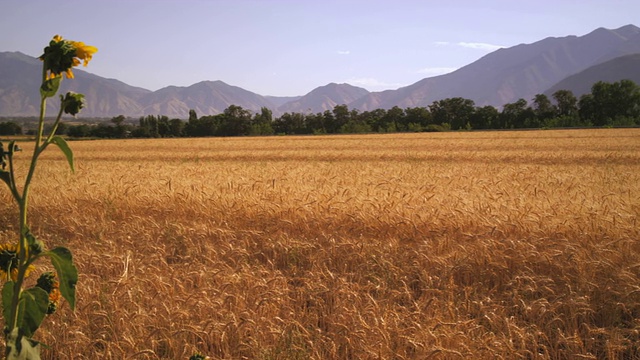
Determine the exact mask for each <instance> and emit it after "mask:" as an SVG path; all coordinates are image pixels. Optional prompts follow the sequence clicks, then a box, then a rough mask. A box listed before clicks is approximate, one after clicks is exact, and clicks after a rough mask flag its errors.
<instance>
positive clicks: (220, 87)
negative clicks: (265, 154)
mask: <svg viewBox="0 0 640 360" xmlns="http://www.w3.org/2000/svg"><path fill="white" fill-rule="evenodd" d="M141 103H142V104H143V105H144V112H145V113H147V114H163V115H167V116H170V117H179V118H186V117H188V116H189V110H190V109H193V110H195V111H196V113H197V114H198V116H202V115H215V114H219V113H221V112H223V111H224V110H225V109H226V108H228V107H229V106H230V105H237V106H241V107H242V108H243V109H245V110H251V111H252V112H259V111H260V109H261V108H262V107H267V108H270V109H273V108H275V106H274V104H273V103H272V102H270V101H269V100H268V99H267V98H265V97H264V96H261V95H258V94H255V93H252V92H250V91H247V90H244V89H242V88H239V87H237V86H231V85H229V84H226V83H224V82H222V81H202V82H199V83H197V84H193V85H191V86H188V87H177V86H169V87H166V88H162V89H160V90H158V91H155V92H153V93H150V94H147V95H146V96H145V97H144V98H143V99H142V100H141Z"/></svg>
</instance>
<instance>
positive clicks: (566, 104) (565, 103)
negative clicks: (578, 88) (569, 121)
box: [551, 90, 578, 116]
mask: <svg viewBox="0 0 640 360" xmlns="http://www.w3.org/2000/svg"><path fill="white" fill-rule="evenodd" d="M551 97H553V99H554V100H555V101H556V107H557V111H558V116H577V115H578V99H577V98H576V97H575V95H573V92H572V91H571V90H558V91H556V92H554V93H553V94H552V95H551Z"/></svg>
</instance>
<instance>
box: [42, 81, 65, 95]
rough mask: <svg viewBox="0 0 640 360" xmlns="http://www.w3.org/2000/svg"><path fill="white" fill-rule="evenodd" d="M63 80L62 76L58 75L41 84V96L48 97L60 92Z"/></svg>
mask: <svg viewBox="0 0 640 360" xmlns="http://www.w3.org/2000/svg"><path fill="white" fill-rule="evenodd" d="M61 80H62V76H56V77H54V78H53V79H49V80H46V81H45V82H43V83H42V85H41V86H40V96H42V97H45V98H48V97H52V96H53V95H55V94H56V93H57V92H58V88H59V87H60V81H61Z"/></svg>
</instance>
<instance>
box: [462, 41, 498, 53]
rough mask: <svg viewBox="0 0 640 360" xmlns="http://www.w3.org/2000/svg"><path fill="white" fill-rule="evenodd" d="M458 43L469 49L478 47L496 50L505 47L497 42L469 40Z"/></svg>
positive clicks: (479, 48)
mask: <svg viewBox="0 0 640 360" xmlns="http://www.w3.org/2000/svg"><path fill="white" fill-rule="evenodd" d="M456 45H458V46H462V47H466V48H469V49H477V50H484V51H495V50H498V49H502V48H503V47H504V46H502V45H495V44H487V43H468V42H459V43H458V44H456Z"/></svg>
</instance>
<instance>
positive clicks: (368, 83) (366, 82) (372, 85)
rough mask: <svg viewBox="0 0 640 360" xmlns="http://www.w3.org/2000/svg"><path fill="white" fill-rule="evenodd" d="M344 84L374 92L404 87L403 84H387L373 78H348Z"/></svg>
mask: <svg viewBox="0 0 640 360" xmlns="http://www.w3.org/2000/svg"><path fill="white" fill-rule="evenodd" d="M344 82H346V83H348V84H351V85H353V86H360V87H364V88H369V89H376V90H382V89H385V90H386V89H397V88H399V87H402V86H405V84H399V83H387V82H384V81H380V80H378V79H374V78H350V79H348V80H345V81H344Z"/></svg>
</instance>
